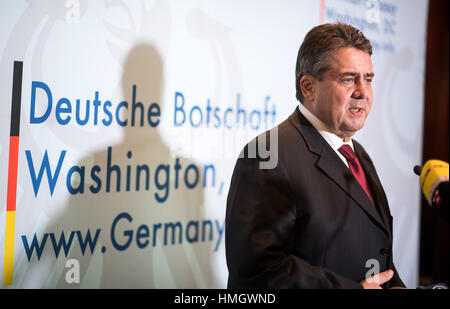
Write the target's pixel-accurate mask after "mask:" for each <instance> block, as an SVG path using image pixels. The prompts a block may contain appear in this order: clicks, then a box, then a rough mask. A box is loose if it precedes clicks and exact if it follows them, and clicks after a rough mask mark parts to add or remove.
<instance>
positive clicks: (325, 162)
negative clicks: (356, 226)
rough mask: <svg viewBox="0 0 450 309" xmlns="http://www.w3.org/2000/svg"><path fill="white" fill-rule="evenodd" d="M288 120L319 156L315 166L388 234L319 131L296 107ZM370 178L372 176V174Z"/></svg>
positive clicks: (365, 196)
mask: <svg viewBox="0 0 450 309" xmlns="http://www.w3.org/2000/svg"><path fill="white" fill-rule="evenodd" d="M289 121H290V122H291V123H292V124H293V125H294V126H295V127H296V128H297V129H298V131H299V132H300V134H301V135H302V136H303V138H304V140H305V141H306V144H307V145H308V148H309V150H310V151H311V152H314V153H316V154H317V155H318V156H319V158H318V160H317V162H316V165H317V167H318V168H319V169H321V170H322V171H323V172H324V173H325V174H326V175H327V176H328V177H330V178H331V179H332V180H333V182H335V183H336V184H337V185H338V186H339V187H340V188H341V189H342V190H343V191H345V192H346V193H347V194H348V195H349V197H350V198H351V199H353V200H354V201H355V202H356V203H357V204H358V206H359V207H361V208H362V209H363V210H364V211H365V212H366V213H367V214H368V215H369V216H370V217H371V218H373V219H374V220H375V221H376V222H377V223H378V225H379V226H380V227H381V228H382V229H383V230H384V231H385V233H386V234H387V235H389V234H390V233H389V232H388V230H387V229H386V227H385V224H383V220H382V218H381V217H380V215H379V214H378V212H377V210H376V208H375V207H374V205H373V204H372V202H371V201H370V199H369V197H368V196H367V194H366V193H365V192H364V190H363V188H362V187H361V186H360V184H359V183H358V181H357V180H356V178H355V177H354V176H353V174H352V173H351V171H350V170H349V169H348V168H347V166H345V164H344V162H342V160H341V159H340V158H339V157H338V155H337V154H336V152H335V151H334V150H333V149H332V148H331V146H330V145H328V143H327V142H326V141H325V140H324V139H323V137H322V136H321V135H320V133H319V132H318V131H317V130H316V129H315V128H314V127H313V126H312V125H311V124H310V123H309V122H308V120H307V119H306V118H305V117H304V116H303V115H302V114H301V113H300V111H299V110H298V109H296V111H295V112H294V113H293V114H292V115H291V116H290V117H289ZM366 164H367V163H366ZM363 168H364V167H363ZM370 178H372V176H371V177H370Z"/></svg>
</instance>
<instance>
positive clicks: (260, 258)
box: [225, 109, 404, 288]
mask: <svg viewBox="0 0 450 309" xmlns="http://www.w3.org/2000/svg"><path fill="white" fill-rule="evenodd" d="M258 138H267V140H269V133H268V132H266V133H263V134H262V135H260V136H259V137H258ZM269 145H270V147H277V146H276V145H274V142H273V141H270V142H269ZM353 145H354V148H355V152H356V155H357V156H358V158H359V160H360V163H361V165H362V167H363V169H364V171H365V173H366V178H367V181H368V183H369V185H370V188H371V192H372V195H373V198H374V200H375V203H376V205H375V206H374V205H373V204H372V203H371V201H370V199H369V198H368V197H367V195H366V193H365V192H364V190H363V189H362V188H361V186H360V185H359V183H358V182H357V180H356V179H355V178H354V176H353V174H352V173H351V171H350V170H349V169H348V168H347V166H346V165H345V164H344V163H343V162H342V160H341V159H340V158H339V157H338V155H337V154H336V153H335V151H334V150H333V149H332V148H331V147H330V146H329V144H328V143H327V142H326V141H325V140H324V139H323V137H322V136H321V135H320V134H319V132H318V131H317V130H316V129H315V128H314V127H313V126H312V125H311V124H310V123H309V122H308V121H307V120H306V118H305V117H304V116H303V115H302V114H301V113H300V112H299V110H298V109H296V110H295V111H294V113H293V114H292V115H291V116H290V117H289V118H288V119H287V120H285V121H284V122H283V123H281V124H280V125H279V126H278V164H277V166H276V167H275V168H274V169H260V168H259V167H260V165H259V163H260V162H261V160H262V159H261V158H259V157H258V158H249V157H248V156H247V157H244V158H239V159H238V160H237V162H236V166H235V169H234V172H233V177H232V180H231V185H230V190H229V193H228V200H227V211H226V230H225V245H226V257H227V264H228V270H229V278H228V287H229V288H250V287H257V288H261V287H262V288H264V287H267V288H362V286H361V284H359V282H360V281H362V280H364V279H365V277H366V274H367V272H369V271H371V273H372V274H373V273H374V271H375V273H377V271H376V269H377V268H376V267H377V263H379V272H382V271H385V270H387V269H393V270H394V271H395V275H394V278H393V279H391V281H389V283H388V284H386V285H385V286H384V287H389V286H404V284H403V282H402V281H401V279H400V278H399V276H398V273H397V271H396V270H395V267H394V264H393V261H392V216H391V214H390V211H389V206H388V202H387V199H386V195H385V193H384V191H383V188H382V186H381V183H380V180H379V179H378V176H377V173H376V171H375V168H374V166H373V163H372V161H371V159H370V157H369V155H368V154H367V153H366V152H365V151H364V149H363V148H362V146H361V145H360V144H358V143H357V142H356V141H353ZM247 147H248V145H247V146H246V148H244V151H246V150H247ZM375 261H377V262H375ZM374 267H375V268H374Z"/></svg>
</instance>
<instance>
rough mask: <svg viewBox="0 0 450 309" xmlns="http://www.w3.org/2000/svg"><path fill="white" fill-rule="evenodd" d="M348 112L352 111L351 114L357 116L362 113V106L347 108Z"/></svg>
mask: <svg viewBox="0 0 450 309" xmlns="http://www.w3.org/2000/svg"><path fill="white" fill-rule="evenodd" d="M349 111H350V113H352V114H353V115H356V116H359V115H360V114H362V112H363V111H364V109H363V108H360V107H352V108H349Z"/></svg>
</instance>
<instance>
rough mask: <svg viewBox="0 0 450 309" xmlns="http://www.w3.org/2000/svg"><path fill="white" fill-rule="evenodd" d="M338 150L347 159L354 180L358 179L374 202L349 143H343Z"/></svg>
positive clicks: (362, 171)
mask: <svg viewBox="0 0 450 309" xmlns="http://www.w3.org/2000/svg"><path fill="white" fill-rule="evenodd" d="M338 150H339V152H340V153H342V154H343V155H344V157H345V158H346V159H347V163H348V166H349V168H350V171H352V173H353V176H355V178H356V180H358V182H359V184H360V185H361V187H362V188H363V189H364V191H366V194H367V196H368V197H369V198H370V200H371V201H372V203H373V204H375V203H374V202H373V198H372V195H371V194H370V190H369V185H368V184H367V180H366V176H365V175H364V170H363V169H362V167H361V164H360V163H359V160H358V158H357V157H356V155H355V153H354V152H353V149H352V148H351V147H350V146H349V145H345V144H344V145H342V147H341V148H339V149H338Z"/></svg>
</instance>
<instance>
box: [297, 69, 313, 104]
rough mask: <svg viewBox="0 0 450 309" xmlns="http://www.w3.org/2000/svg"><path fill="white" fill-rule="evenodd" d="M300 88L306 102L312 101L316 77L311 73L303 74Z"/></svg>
mask: <svg viewBox="0 0 450 309" xmlns="http://www.w3.org/2000/svg"><path fill="white" fill-rule="evenodd" d="M300 89H301V90H302V93H303V96H304V97H305V101H306V102H313V101H314V99H315V94H316V79H315V78H314V77H312V76H311V75H303V76H302V78H301V79H300Z"/></svg>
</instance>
